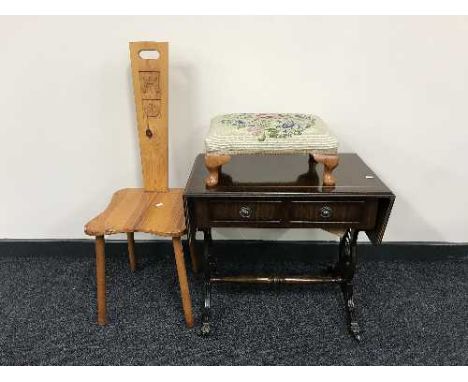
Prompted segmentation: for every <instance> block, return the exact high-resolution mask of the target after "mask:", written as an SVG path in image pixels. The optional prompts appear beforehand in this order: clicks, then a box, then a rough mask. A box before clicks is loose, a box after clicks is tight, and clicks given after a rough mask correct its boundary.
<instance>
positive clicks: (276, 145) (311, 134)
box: [205, 113, 338, 154]
mask: <svg viewBox="0 0 468 382" xmlns="http://www.w3.org/2000/svg"><path fill="white" fill-rule="evenodd" d="M205 146H206V151H207V152H213V153H214V152H218V153H226V154H243V153H245V154H249V153H265V154H270V153H271V154H276V153H278V154H280V153H323V154H335V153H336V152H337V150H338V141H337V139H336V137H335V136H334V135H333V134H332V133H331V132H330V130H329V129H328V127H327V126H326V125H325V123H324V122H323V121H322V120H321V119H320V118H319V117H317V116H315V115H311V114H289V113H282V114H273V113H236V114H224V115H219V116H217V117H215V118H213V119H212V121H211V126H210V130H209V132H208V136H207V138H206V140H205Z"/></svg>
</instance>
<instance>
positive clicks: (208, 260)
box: [200, 229, 214, 336]
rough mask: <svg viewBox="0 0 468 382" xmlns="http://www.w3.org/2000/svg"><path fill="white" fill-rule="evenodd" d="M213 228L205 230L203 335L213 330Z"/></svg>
mask: <svg viewBox="0 0 468 382" xmlns="http://www.w3.org/2000/svg"><path fill="white" fill-rule="evenodd" d="M211 245H212V238H211V229H206V230H204V231H203V249H204V250H203V255H204V256H203V262H204V264H203V274H204V288H203V292H204V305H203V313H202V326H201V332H200V333H201V335H202V336H208V335H209V334H210V332H211V325H210V318H211V280H210V279H211V273H212V271H213V268H214V262H213V257H212V255H211Z"/></svg>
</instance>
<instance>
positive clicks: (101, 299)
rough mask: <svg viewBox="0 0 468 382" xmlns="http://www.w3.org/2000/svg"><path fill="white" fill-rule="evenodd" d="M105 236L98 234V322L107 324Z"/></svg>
mask: <svg viewBox="0 0 468 382" xmlns="http://www.w3.org/2000/svg"><path fill="white" fill-rule="evenodd" d="M104 247H105V241H104V236H96V296H97V322H98V324H99V325H101V326H103V325H106V324H107V306H106V254H105V248H104Z"/></svg>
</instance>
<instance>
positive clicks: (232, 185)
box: [185, 153, 393, 197]
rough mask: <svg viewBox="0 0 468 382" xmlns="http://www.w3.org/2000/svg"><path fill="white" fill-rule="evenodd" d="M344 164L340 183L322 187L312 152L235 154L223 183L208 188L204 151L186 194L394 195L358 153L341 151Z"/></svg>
mask: <svg viewBox="0 0 468 382" xmlns="http://www.w3.org/2000/svg"><path fill="white" fill-rule="evenodd" d="M339 156H340V163H339V165H338V167H337V168H336V169H335V170H334V171H333V174H334V176H335V178H336V185H335V186H333V187H326V186H322V176H323V167H322V165H321V164H317V163H310V162H309V156H308V155H301V154H299V155H233V156H232V158H231V160H230V161H229V162H228V163H227V164H226V165H224V166H223V167H222V171H221V175H220V178H219V184H218V185H217V186H216V187H214V188H211V189H207V188H206V187H205V177H206V176H207V175H208V172H207V170H206V168H205V164H204V154H199V155H198V156H197V158H196V160H195V163H194V165H193V168H192V172H191V174H190V177H189V180H188V181H187V186H186V188H185V195H186V196H197V197H216V196H236V195H240V194H244V193H249V194H250V195H252V194H257V195H265V194H266V195H268V194H270V193H274V194H275V195H278V194H285V195H287V194H294V195H297V194H304V193H307V194H310V193H317V194H320V195H327V196H346V195H355V194H359V195H362V194H365V195H366V196H367V195H368V196H371V195H374V196H380V195H381V196H392V197H393V193H392V192H391V190H390V189H389V188H388V187H387V186H386V185H385V184H384V183H383V182H382V181H381V180H380V179H379V178H378V176H377V175H376V174H375V173H374V172H373V171H372V170H371V169H370V168H369V167H368V166H367V165H366V164H365V163H364V161H363V160H362V159H361V158H360V157H359V156H358V155H357V154H351V153H340V154H339Z"/></svg>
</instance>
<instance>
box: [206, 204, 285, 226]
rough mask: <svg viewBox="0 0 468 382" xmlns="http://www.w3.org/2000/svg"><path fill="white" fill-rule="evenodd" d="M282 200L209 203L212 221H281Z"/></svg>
mask: <svg viewBox="0 0 468 382" xmlns="http://www.w3.org/2000/svg"><path fill="white" fill-rule="evenodd" d="M281 205H282V202H281V201H220V202H210V203H209V204H208V211H209V218H210V220H211V221H218V222H222V221H226V222H229V221H280V220H282V214H283V212H282V209H281Z"/></svg>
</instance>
